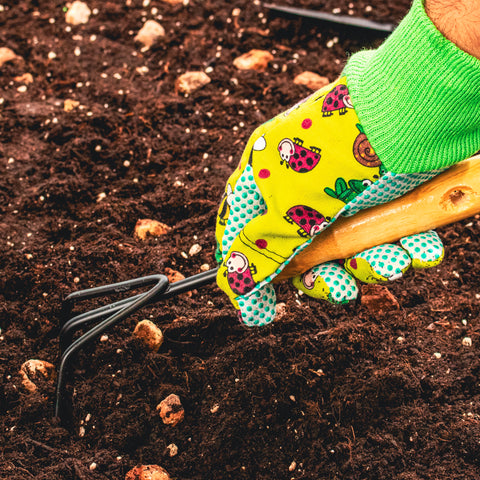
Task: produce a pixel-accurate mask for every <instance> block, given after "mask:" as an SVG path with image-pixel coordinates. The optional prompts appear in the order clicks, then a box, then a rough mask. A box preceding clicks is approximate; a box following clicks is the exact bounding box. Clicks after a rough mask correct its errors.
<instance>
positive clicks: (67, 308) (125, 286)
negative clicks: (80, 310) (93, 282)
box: [60, 275, 158, 319]
mask: <svg viewBox="0 0 480 480" xmlns="http://www.w3.org/2000/svg"><path fill="white" fill-rule="evenodd" d="M157 277H158V275H148V276H146V277H138V278H133V279H130V280H125V281H123V282H117V283H111V284H108V285H101V286H100V287H93V288H86V289H84V290H78V291H77V292H73V293H71V294H70V295H68V296H67V297H66V298H65V300H63V302H62V312H61V314H60V315H61V318H62V319H66V318H67V317H68V315H70V313H71V311H72V308H73V305H74V304H75V302H78V301H82V300H88V299H91V298H97V297H102V296H106V295H110V294H112V293H123V292H128V291H129V290H132V289H134V288H141V287H145V286H148V285H151V284H152V283H155V282H157V281H158V279H157Z"/></svg>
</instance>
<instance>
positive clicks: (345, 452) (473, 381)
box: [0, 0, 480, 480]
mask: <svg viewBox="0 0 480 480" xmlns="http://www.w3.org/2000/svg"><path fill="white" fill-rule="evenodd" d="M185 3H188V2H185ZM88 4H89V7H90V8H91V9H92V10H94V12H93V14H92V16H91V17H90V19H89V21H88V23H86V24H83V25H78V26H73V25H68V24H67V23H66V22H65V8H64V7H65V3H63V2H61V1H53V0H50V1H41V2H37V1H19V2H13V1H12V2H9V1H7V2H4V4H3V6H2V7H1V8H0V27H1V28H0V46H2V47H3V46H4V47H8V48H10V49H12V50H13V51H14V52H15V54H16V55H17V56H18V57H17V58H16V59H14V60H12V61H9V62H8V63H5V64H4V65H3V66H2V67H1V68H0V98H1V100H0V101H1V105H0V126H1V137H0V149H1V150H0V151H1V156H0V162H1V169H2V173H1V176H0V199H1V202H0V210H1V217H0V233H1V234H0V241H1V248H0V265H1V268H2V273H1V277H0V299H1V300H0V302H1V303H0V327H1V333H0V378H1V385H0V478H1V479H9V480H29V479H38V480H40V479H43V480H47V479H48V480H59V479H65V480H67V479H68V480H71V479H80V480H84V479H88V480H90V479H91V480H96V479H98V480H100V479H109V480H118V479H122V480H123V479H124V478H125V474H126V472H127V471H129V470H130V469H131V468H133V467H134V466H136V465H140V464H144V465H152V464H156V465H161V466H162V467H163V468H164V469H166V470H167V471H168V473H169V474H170V476H171V477H172V478H173V479H178V480H194V479H198V480H206V479H268V480H274V479H275V480H282V479H312V480H319V479H331V480H333V479H342V480H343V479H372V480H378V479H402V480H417V479H432V480H433V479H442V480H443V479H462V480H463V479H477V478H480V474H479V469H480V460H479V459H480V403H479V402H480V383H479V370H480V360H479V352H480V338H479V333H480V319H479V316H478V314H479V305H480V287H479V285H480V278H479V275H480V274H479V272H477V270H476V265H477V264H478V261H479V253H478V252H480V245H479V240H478V238H479V233H480V222H479V219H478V217H474V218H471V219H468V220H466V221H464V222H460V223H457V224H455V225H453V226H450V227H447V228H442V229H440V230H439V234H440V236H441V238H442V239H443V240H444V243H445V245H446V260H445V262H444V263H443V264H442V265H440V266H439V267H436V268H434V269H432V270H430V271H422V272H409V273H408V274H407V275H406V277H405V278H404V279H403V280H401V281H397V282H395V283H392V284H391V285H389V286H388V291H389V292H390V293H391V295H392V296H393V297H395V299H396V301H397V302H398V308H395V306H392V305H393V304H392V305H390V306H389V304H384V303H382V301H380V302H379V303H376V304H371V305H369V304H368V303H367V302H365V301H363V302H362V300H361V299H359V300H358V301H357V302H355V303H354V304H350V305H347V306H332V305H329V304H326V303H319V302H315V301H313V300H310V299H307V298H305V297H304V296H298V295H297V293H296V290H295V289H294V288H293V287H291V286H290V285H289V284H287V283H284V284H282V285H280V286H279V288H278V296H279V299H280V301H281V302H284V303H285V313H284V315H283V316H282V317H281V318H279V319H278V320H277V321H276V322H275V323H274V324H272V325H270V326H268V327H265V328H261V329H249V328H246V327H243V326H242V325H240V324H239V323H238V321H237V319H236V316H235V313H234V310H233V309H232V308H231V307H230V305H229V304H228V301H227V299H226V298H225V296H224V295H223V294H221V293H220V292H219V290H218V289H217V288H216V287H215V286H214V285H210V286H207V287H204V288H202V289H199V290H198V291H195V292H193V293H192V294H191V295H188V294H183V295H181V296H178V297H177V298H174V299H170V300H168V301H165V302H163V303H160V304H156V305H153V306H151V307H148V308H145V309H144V310H142V311H141V312H140V313H137V314H135V315H133V316H132V317H130V318H128V319H127V320H125V321H123V322H122V323H121V324H119V325H117V326H116V327H115V328H114V329H112V330H110V331H108V332H107V333H108V337H104V338H102V341H99V340H96V341H95V342H93V344H91V345H89V346H88V347H87V348H86V349H85V351H83V352H81V353H80V354H79V355H78V356H77V357H76V358H75V359H74V363H73V367H72V369H71V371H70V373H69V377H68V389H67V390H68V395H69V405H70V406H69V408H68V418H69V420H68V421H67V422H66V423H61V422H60V421H59V420H58V419H56V418H54V415H53V413H54V412H53V405H54V395H55V384H54V382H52V381H48V380H40V381H37V390H36V391H35V392H33V393H31V392H29V391H28V390H26V389H25V387H24V386H23V385H22V377H21V375H20V373H19V370H20V367H21V365H22V364H23V363H24V362H25V361H27V360H29V359H40V360H45V361H48V362H50V363H52V364H54V365H58V361H59V345H58V334H59V328H60V318H59V317H60V315H59V314H60V306H61V301H62V298H64V297H65V296H66V295H67V294H68V293H70V292H72V291H75V290H78V289H82V288H88V287H92V286H96V285H102V284H105V283H111V282H118V281H122V280H127V279H129V278H133V277H139V276H143V275H149V274H153V273H162V272H164V271H165V270H166V269H167V268H171V269H173V270H177V271H180V272H181V273H182V274H183V275H185V276H190V275H193V274H196V273H198V272H199V271H200V269H201V267H202V266H203V265H205V264H208V265H209V266H210V267H211V268H213V267H214V248H215V241H214V227H215V215H216V209H217V205H218V203H219V199H220V198H221V195H222V193H223V186H224V184H225V181H226V180H227V178H228V176H229V174H230V173H231V172H232V170H233V169H234V168H235V165H236V162H237V159H238V158H239V156H240V154H241V152H242V148H243V147H244V145H245V143H246V141H247V139H248V136H249V133H251V131H252V130H253V129H254V128H255V126H258V125H259V124H260V123H262V122H263V121H265V120H267V119H268V118H270V117H272V116H273V115H275V114H277V113H279V112H280V111H282V110H284V109H286V108H287V107H288V106H290V105H292V104H294V103H295V102H296V101H298V100H299V99H300V98H302V97H305V96H306V95H308V94H309V93H310V90H309V89H308V88H307V87H305V86H303V85H296V84H294V83H293V79H294V78H295V76H296V75H298V74H299V73H302V72H303V71H306V70H310V71H314V72H316V73H318V74H320V75H323V76H326V77H328V78H329V79H330V80H334V79H335V78H336V77H337V76H338V74H339V73H340V72H341V70H342V65H343V64H344V62H345V60H346V58H347V57H348V55H350V54H351V53H353V52H355V51H357V50H359V49H361V48H364V47H372V46H376V45H378V44H380V43H381V41H382V35H383V34H379V33H375V32H368V31H363V30H360V29H353V28H348V27H341V26H339V25H333V24H327V23H320V22H314V21H311V20H302V19H299V18H294V17H287V16H281V15H279V14H275V13H273V12H269V11H268V10H267V9H266V8H264V7H262V6H261V5H260V3H259V2H254V1H251V0H232V1H229V2H227V1H223V0H190V2H189V3H188V4H187V5H184V4H178V5H171V4H169V3H167V2H162V1H154V0H151V1H150V2H148V1H147V2H143V4H142V2H140V1H139V0H129V1H126V2H125V1H108V2H101V1H99V0H95V1H93V0H91V1H89V2H88ZM282 4H284V5H286V4H290V5H293V4H296V5H300V6H304V7H311V8H315V9H317V10H322V11H326V12H332V10H334V9H339V10H338V11H339V12H340V13H342V14H348V13H349V12H348V10H349V9H351V10H352V11H351V12H350V14H353V15H356V16H363V17H365V18H370V19H373V20H379V21H388V22H398V21H399V20H400V18H402V16H403V15H404V14H405V13H406V11H407V9H408V4H409V2H408V1H406V0H402V1H393V0H390V1H380V0H372V1H369V2H368V4H367V2H365V1H363V0H360V1H355V2H352V3H350V6H349V2H348V0H335V1H333V0H324V1H307V0H302V1H301V2H293V1H290V2H287V1H286V0H285V1H284V2H283V3H282ZM369 5H370V6H371V8H369ZM147 19H156V20H157V21H158V22H160V23H161V24H162V25H163V27H164V28H165V31H166V34H165V37H163V38H161V39H160V40H159V41H158V42H157V43H155V44H154V45H153V46H152V47H151V48H150V49H148V50H145V49H143V50H142V48H141V45H139V44H138V43H136V42H135V41H134V36H135V35H136V33H137V32H138V30H139V29H140V28H141V26H142V25H143V23H144V21H145V20H147ZM253 48H255V49H262V50H267V51H269V52H270V53H272V55H273V57H274V59H273V60H272V61H271V62H270V63H269V65H268V67H267V69H266V70H265V71H264V72H260V71H249V70H248V71H243V70H238V69H237V68H235V66H234V65H233V60H234V59H235V58H236V57H238V56H239V55H241V54H243V53H245V52H248V51H249V50H251V49H253ZM145 67H146V68H145ZM186 71H204V72H207V74H208V75H209V77H210V78H211V82H210V83H209V84H207V85H205V86H204V87H203V88H200V89H198V90H196V91H194V92H193V93H191V94H190V95H184V94H181V93H180V92H178V91H176V88H175V81H176V79H177V78H178V76H179V75H181V74H183V73H185V72H186ZM24 74H31V76H32V78H31V79H32V80H33V81H32V82H31V83H29V78H28V76H27V77H25V76H24V77H22V76H23V75H24ZM65 100H74V101H77V102H79V104H78V105H77V106H76V107H75V108H73V109H72V110H70V111H65ZM67 104H68V102H67ZM139 219H155V220H158V221H160V222H162V223H165V224H167V225H169V226H170V227H172V230H170V231H169V232H168V233H167V234H166V235H163V236H159V237H153V236H150V237H147V238H146V239H145V240H140V239H139V238H137V237H135V235H134V228H135V224H136V222H137V220H139ZM194 244H198V245H200V246H201V247H202V249H201V251H200V252H199V253H196V254H189V252H190V248H191V247H192V245H194ZM202 268H207V267H202ZM366 293H367V292H366V290H365V289H363V294H364V299H365V297H366ZM382 298H386V297H382ZM94 305H95V304H94V303H93V304H88V305H82V306H81V308H80V311H81V309H83V308H92V307H93V306H94ZM142 319H150V320H151V321H153V322H154V323H156V324H157V325H158V326H159V327H160V328H161V329H162V330H163V332H164V336H165V341H164V343H163V345H162V346H161V348H160V350H159V351H158V352H157V353H148V352H147V351H146V350H145V348H144V347H143V346H142V344H141V343H140V342H139V341H138V340H137V339H134V337H133V336H132V331H133V329H134V327H135V325H136V323H137V322H138V321H139V320H142ZM465 337H469V338H470V339H471V341H472V345H471V346H468V341H465V340H464V339H465ZM172 393H174V394H176V395H178V396H179V397H180V400H181V402H182V404H183V407H184V409H185V418H184V420H183V422H181V423H179V424H178V425H176V426H171V425H165V424H164V423H163V422H162V420H161V418H160V417H159V415H158V413H157V412H156V406H157V404H158V403H159V402H160V401H161V400H162V399H164V398H165V397H166V396H168V395H169V394H172ZM172 444H174V445H176V446H177V447H178V453H177V454H176V455H173V456H172V455H171V452H172V450H171V449H172V447H169V446H170V445H172Z"/></svg>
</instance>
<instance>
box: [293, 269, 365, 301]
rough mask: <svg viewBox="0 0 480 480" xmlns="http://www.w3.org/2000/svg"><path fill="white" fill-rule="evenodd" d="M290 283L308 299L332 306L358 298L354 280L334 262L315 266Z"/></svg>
mask: <svg viewBox="0 0 480 480" xmlns="http://www.w3.org/2000/svg"><path fill="white" fill-rule="evenodd" d="M292 283H293V285H294V286H295V287H297V288H298V289H299V290H300V291H302V292H304V293H305V294H307V295H308V296H309V297H313V298H318V299H321V300H327V301H328V302H330V303H334V304H345V303H348V302H350V301H351V300H355V299H356V298H357V296H358V287H357V283H356V282H355V279H354V278H353V277H352V275H350V274H349V273H348V272H347V271H346V270H345V269H344V268H342V266H341V265H339V264H338V263H335V262H326V263H322V264H320V265H317V266H316V267H313V268H311V269H310V270H308V271H307V272H305V273H303V274H302V275H297V276H296V277H294V278H293V279H292Z"/></svg>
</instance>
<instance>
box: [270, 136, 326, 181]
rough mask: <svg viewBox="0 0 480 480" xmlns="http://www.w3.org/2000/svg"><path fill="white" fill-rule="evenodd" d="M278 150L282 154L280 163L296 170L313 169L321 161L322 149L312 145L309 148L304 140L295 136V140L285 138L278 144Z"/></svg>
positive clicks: (300, 171)
mask: <svg viewBox="0 0 480 480" xmlns="http://www.w3.org/2000/svg"><path fill="white" fill-rule="evenodd" d="M278 152H279V154H280V158H281V160H280V165H283V163H284V162H285V165H286V166H287V168H291V169H292V170H294V171H295V172H298V173H305V172H310V171H311V170H313V169H314V168H315V167H316V166H317V164H318V162H319V161H320V158H321V155H320V152H321V149H320V148H318V147H312V146H311V147H310V148H309V149H308V148H306V147H304V146H303V140H301V139H300V138H294V139H293V141H292V140H290V139H289V138H284V139H283V140H281V141H280V143H279V144H278Z"/></svg>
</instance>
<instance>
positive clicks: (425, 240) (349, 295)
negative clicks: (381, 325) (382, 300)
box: [292, 230, 444, 304]
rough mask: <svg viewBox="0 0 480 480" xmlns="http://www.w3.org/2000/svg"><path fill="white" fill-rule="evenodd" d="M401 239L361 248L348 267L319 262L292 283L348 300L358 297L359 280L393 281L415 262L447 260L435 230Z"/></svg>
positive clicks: (340, 301) (420, 265)
mask: <svg viewBox="0 0 480 480" xmlns="http://www.w3.org/2000/svg"><path fill="white" fill-rule="evenodd" d="M399 243H400V245H396V244H384V245H379V246H377V247H373V248H369V249H368V250H365V251H363V252H360V253H358V254H357V255H355V256H353V257H352V258H349V259H347V260H345V262H344V267H345V268H342V266H341V265H340V264H338V263H334V262H327V263H324V264H322V265H317V266H316V267H313V268H312V269H310V270H308V271H307V272H305V273H304V274H302V275H299V276H297V277H295V278H294V279H292V283H293V285H294V286H296V287H297V288H298V289H299V290H301V291H302V292H304V293H306V294H307V295H309V296H310V297H313V298H319V299H323V300H327V301H328V302H330V303H334V304H344V303H347V302H349V301H351V300H355V299H356V298H357V296H358V288H357V284H356V280H359V281H361V282H364V283H382V282H389V281H393V280H397V279H399V278H401V277H402V276H403V274H404V273H405V272H406V271H407V270H408V269H409V268H410V267H411V266H412V267H413V268H430V267H434V266H436V265H438V264H439V263H440V262H441V261H442V260H443V257H444V248H443V244H442V241H441V240H440V237H439V236H438V234H437V233H436V232H435V231H434V230H429V231H428V232H424V233H419V234H416V235H410V236H408V237H403V238H401V239H400V241H399Z"/></svg>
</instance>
